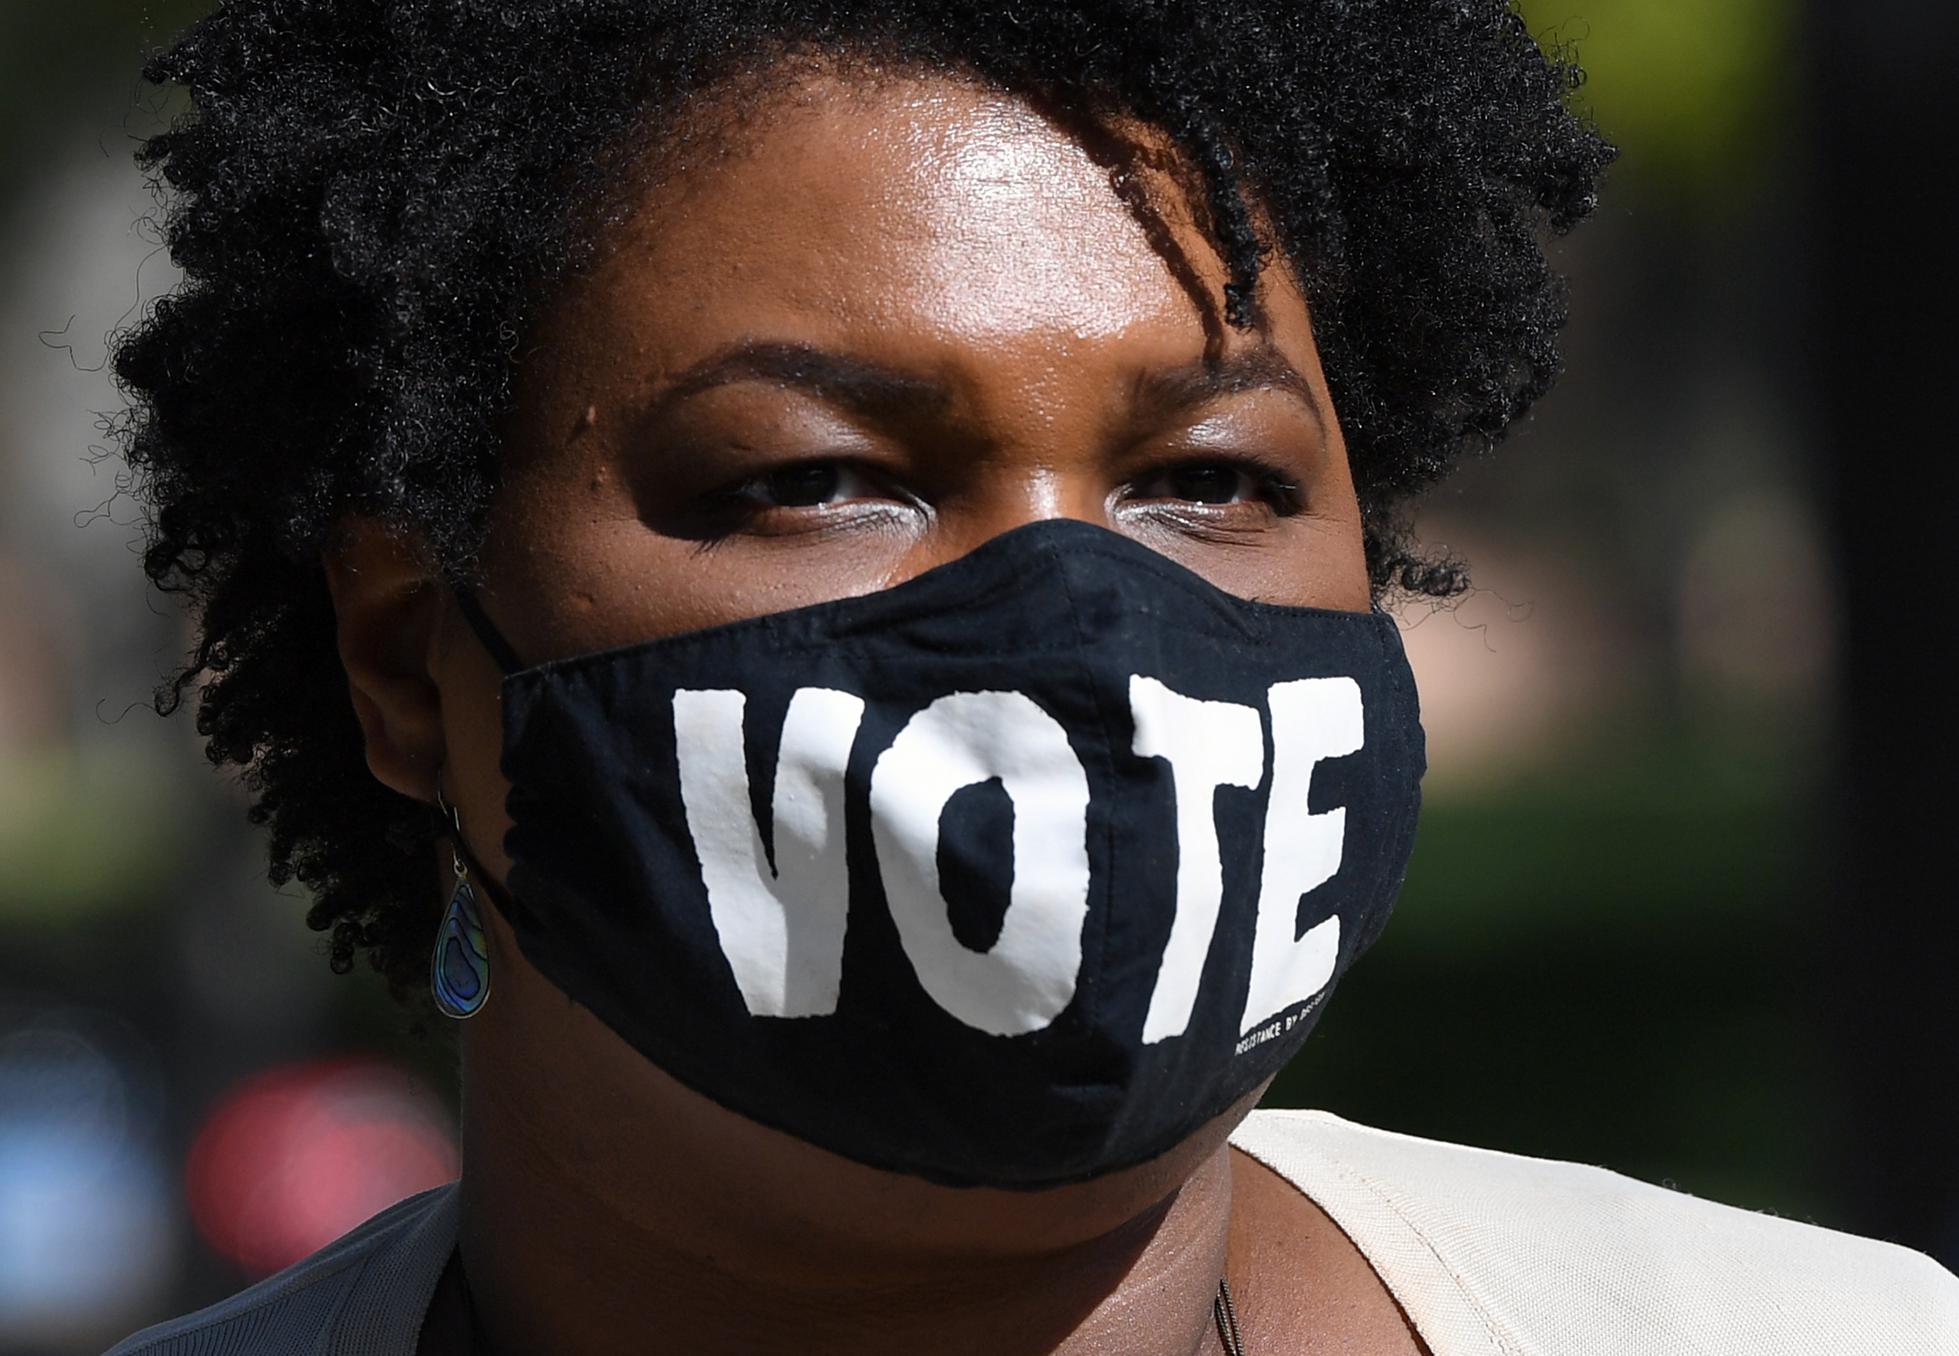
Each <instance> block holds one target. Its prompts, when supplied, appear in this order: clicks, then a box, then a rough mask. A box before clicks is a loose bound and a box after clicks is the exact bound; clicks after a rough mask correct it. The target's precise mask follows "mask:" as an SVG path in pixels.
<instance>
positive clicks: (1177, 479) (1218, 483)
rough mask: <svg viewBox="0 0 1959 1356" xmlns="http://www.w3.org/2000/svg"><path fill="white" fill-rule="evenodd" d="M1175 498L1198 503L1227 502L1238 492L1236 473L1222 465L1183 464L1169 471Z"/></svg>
mask: <svg viewBox="0 0 1959 1356" xmlns="http://www.w3.org/2000/svg"><path fill="white" fill-rule="evenodd" d="M1170 483H1171V485H1172V486H1173V487H1174V488H1175V490H1176V492H1177V498H1179V499H1188V500H1191V501H1192V502H1193V503H1198V504H1228V503H1230V502H1231V500H1232V497H1233V496H1234V495H1236V494H1237V492H1238V473H1237V472H1236V471H1234V470H1232V469H1230V468H1229V467H1224V466H1185V467H1181V468H1179V469H1178V470H1176V471H1174V472H1172V473H1171V477H1170Z"/></svg>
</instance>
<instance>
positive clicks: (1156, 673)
mask: <svg viewBox="0 0 1959 1356" xmlns="http://www.w3.org/2000/svg"><path fill="white" fill-rule="evenodd" d="M463 604H464V611H465V614H466V615H467V616H468V617H469V619H470V622H471V624H472V625H473V626H474V627H475V628H476V630H477V633H478V635H479V636H480V637H481V638H482V640H483V642H484V644H485V645H486V646H487V647H488V648H489V649H490V651H491V653H492V654H494V655H495V656H497V658H498V660H499V662H500V663H501V664H502V665H503V667H504V669H505V671H506V672H507V673H508V677H506V678H505V680H504V684H503V722H504V745H503V762H502V767H503V773H504V776H505V777H506V778H508V779H509V782H510V786H511V790H510V797H509V807H508V808H509V813H510V818H511V821H512V826H513V827H512V828H511V830H510V833H509V836H508V838H507V840H506V843H505V848H506V851H507V853H508V855H509V857H510V860H511V862H512V867H511V871H510V879H509V891H508V893H507V894H506V892H505V891H503V890H501V889H495V888H493V887H492V888H491V889H490V891H489V892H490V894H491V897H492V898H493V899H494V900H495V902H496V903H497V905H498V907H499V908H500V909H501V910H502V912H503V914H504V916H505V917H506V918H507V919H508V921H509V923H510V925H511V928H512V929H513V931H514V932H515V934H516V937H517V941H518V943H519V945H520V946H521V947H522V948H523V951H524V954H525V956H527V957H528V958H529V959H530V961H531V963H532V964H534V965H535V966H536V967H537V968H538V970H540V971H541V972H542V973H543V974H544V975H545V976H546V977H547V978H549V979H550V980H551V981H552V982H553V983H554V984H556V985H557V986H558V987H559V988H561V989H562V990H564V992H565V993H566V994H568V995H569V996H570V997H572V998H573V999H575V1000H577V1001H578V1002H579V1003H582V1004H583V1005H585V1006H586V1007H587V1008H589V1009H591V1011H592V1012H593V1013H594V1014H596V1015H597V1016H598V1017H599V1019H600V1020H601V1021H603V1022H605V1023H606V1025H608V1026H610V1027H611V1028H612V1029H613V1030H614V1031H616V1032H617V1033H618V1034H619V1035H620V1036H622V1037H623V1038H624V1039H625V1040H627V1041H628V1042H629V1043H631V1044H632V1045H633V1046H634V1047H635V1048H636V1049H638V1050H639V1051H640V1052H641V1053H642V1054H644V1055H645V1056H646V1058H648V1059H650V1060H652V1061H653V1062H654V1063H655V1064H657V1065H658V1066H659V1067H661V1068H662V1069H664V1070H666V1071H667V1072H668V1073H670V1074H672V1075H673V1076H674V1077H676V1078H678V1079H680V1080H681V1081H682V1082H684V1083H686V1084H688V1085H689V1086H690V1087H693V1088H695V1089H696V1090H698V1091H700V1092H702V1093H704V1094H706V1095H707V1096H708V1097H711V1098H713V1099H714V1100H715V1101H717V1102H719V1103H721V1104H722V1105H723V1106H726V1107H729V1108H731V1109H732V1110H734V1111H737V1112H739V1113H741V1114H742V1115H744V1116H747V1117H750V1118H752V1119H754V1120H757V1121H760V1122H762V1123H763V1124H765V1125H771V1126H775V1127H777V1128H778V1129H781V1130H785V1131H787V1132H788V1133H790V1134H792V1135H795V1136H797V1137H798V1138H801V1139H804V1140H806V1141H809V1142H810V1143H813V1144H818V1145H821V1146H822V1147H824V1148H826V1149H830V1150H833V1151H835V1152H836V1153H839V1154H842V1155H844V1156H845V1157H847V1158H851V1159H855V1160H856V1161H858V1162H861V1163H866V1164H870V1165H872V1166H874V1167H880V1168H889V1169H894V1170H897V1171H901V1172H907V1173H913V1174H917V1175H919V1176H922V1177H926V1178H929V1179H931V1180H933V1181H935V1182H941V1183H947V1184H952V1185H984V1186H1000V1187H1040V1186H1048V1185H1054V1184H1058V1183H1063V1182H1071V1181H1077V1180H1081V1179H1084V1178H1089V1177H1095V1176H1099V1175H1101V1174H1103V1173H1107V1172H1111V1171H1114V1170H1116V1169H1119V1168H1123V1167H1127V1166H1129V1165H1131V1164H1135V1163H1140V1162H1142V1161H1144V1160H1145V1159H1149V1158H1152V1157H1155V1156H1156V1155H1158V1154H1160V1153H1163V1152H1164V1151H1165V1150H1167V1149H1170V1148H1172V1147H1174V1146H1175V1145H1177V1144H1178V1143H1179V1142H1181V1141H1182V1140H1184V1139H1185V1138H1186V1137H1187V1136H1189V1135H1190V1134H1191V1133H1192V1132H1194V1131H1195V1130H1197V1129H1198V1128H1199V1127H1200V1126H1202V1125H1203V1124H1204V1123H1205V1122H1207V1121H1209V1120H1211V1119H1212V1118H1214V1117H1216V1116H1218V1115H1219V1114H1221V1113H1222V1112H1224V1111H1225V1110H1226V1109H1227V1108H1229V1107H1230V1106H1231V1105H1232V1104H1233V1103H1234V1102H1236V1101H1238V1100H1239V1099H1240V1098H1242V1097H1244V1096H1246V1095H1247V1094H1248V1093H1250V1092H1251V1091H1252V1090H1253V1089H1255V1088H1257V1087H1258V1086H1259V1085H1260V1084H1261V1083H1263V1082H1264V1081H1265V1080H1266V1079H1267V1078H1269V1077H1271V1076H1272V1075H1273V1074H1274V1073H1276V1072H1277V1071H1278V1070H1279V1068H1280V1066H1281V1065H1283V1064H1284V1063H1285V1062H1286V1060H1287V1059H1289V1058H1290V1057H1291V1056H1292V1055H1293V1053H1294V1052H1295V1051H1297V1050H1298V1049H1299V1046H1300V1043H1301V1042H1302V1041H1304V1040H1305V1038H1306V1035H1307V1032H1308V1031H1309V1030H1310V1029H1311V1027H1312V1024H1313V1022H1314V1020H1315V1019H1316V1017H1317V1016H1318V1013H1319V1009H1320V1007H1321V1005H1322V1003H1323V1002H1324V1000H1325V997H1326V995H1327V994H1328V993H1330V992H1331V991H1332V988H1333V985H1334V983H1335V982H1336V980H1337V979H1338V977H1339V976H1340V975H1341V974H1343V973H1344V972H1345V971H1346V969H1347V967H1348V966H1349V965H1351V964H1352V963H1353V961H1354V958H1355V957H1357V956H1358V955H1359V954H1360V953H1361V951H1362V950H1364V949H1365V948H1366V947H1367V946H1368V945H1369V944H1370V943H1371V942H1372V941H1373V940H1374V938H1375V937H1376V935H1378V933H1379V932H1380V929H1381V927H1382V925H1383V923H1385V922H1386V920H1387V916H1388V912H1389V910H1390V908H1391V907H1392V905H1393V901H1394V896H1395V893H1396V891H1397V890H1398V889H1399V887H1400V884H1401V879H1402V875H1403V872H1404V870H1405V869H1406V866H1407V862H1408V856H1409V851H1410V848H1411V843H1412V839H1413V836H1414V829H1415V817H1416V810H1417V806H1418V804H1419V800H1420V789H1419V788H1420V780H1421V775H1422V770H1423V765H1424V764H1423V741H1422V731H1421V724H1420V718H1419V714H1418V711H1417V707H1416V700H1415V693H1414V685H1413V680H1412V677H1411V675H1410V673H1409V670H1408V665H1407V661H1406V659H1405V658H1404V657H1403V654H1402V650H1401V643H1400V634H1399V631H1398V630H1397V628H1396V626H1395V624H1394V622H1393V621H1392V620H1391V619H1390V618H1389V617H1387V616H1386V615H1384V614H1381V613H1378V612H1374V613H1364V612H1337V611H1327V610H1322V609H1316V608H1300V607H1278V606H1272V605H1268V604H1263V603H1256V602H1248V601H1245V600H1244V599H1240V598H1235V597H1232V596H1231V595H1229V594H1226V593H1224V592H1222V591H1220V590H1219V589H1217V588H1215V587H1214V586H1212V585H1211V584H1209V583H1207V582H1205V581H1204V580H1203V579H1202V578H1200V577H1199V576H1197V575H1195V574H1193V573H1191V572H1190V571H1189V570H1187V569H1184V568H1183V567H1181V566H1179V565H1177V564H1174V563H1173V562H1171V561H1170V560H1168V559H1166V558H1165V557H1163V556H1161V555H1159V554H1157V553H1156V552H1154V551H1151V550H1149V549H1148V548H1146V547H1143V546H1139V545H1137V544H1135V543H1133V542H1131V541H1129V540H1127V539H1126V538H1124V537H1121V536H1119V535H1117V534H1115V533H1113V532H1109V531H1107V530H1105V529H1102V528H1099V527H1092V526H1089V525H1086V524H1083V523H1079V522H1072V521H1067V520H1057V521H1046V522H1039V523H1034V524H1031V525H1028V526H1025V527H1021V528H1018V529H1016V530H1014V531H1011V532H1008V533H1006V534H1004V535H1002V536H999V537H996V538H994V539H993V540H991V541H989V542H987V543H986V544H985V545H983V546H981V547H979V548H978V549H977V550H975V551H973V552H972V553H971V554H969V555H967V556H964V557H962V558H961V559H959V560H956V561H953V562H952V563H950V564H948V565H944V566H942V567H940V568H938V569H935V570H932V571H930V572H928V573H926V574H922V575H920V576H918V577H917V578H915V579H912V580H910V581H908V582H906V583H904V584H900V585H898V586H897V587H895V588H891V589H888V590H885V591H883V592H880V593H874V594H869V595H866V596H863V597H857V598H847V599H843V600H841V601H837V602H831V603H822V604H819V605H816V606H813V607H804V608H799V609H796V610H794V611H791V612H784V613H778V614H774V615H770V616H764V617H757V618H754V619H753V620H749V621H741V622H735V623H733V624H731V625H726V626H716V627H712V628H709V629H707V630H704V631H696V632H692V633H689V634H685V635H678V636H672V637H668V638H666V639H662V640H655V641H649V642H647V643H644V644H639V645H631V646H627V647H625V648H623V649H616V650H608V651H605V652H603V653H600V654H593V655H586V656H581V657H578V658H572V659H562V660H554V661H552V662H550V663H545V664H540V665H537V666H535V667H529V668H525V667H523V666H522V665H521V664H520V661H519V660H518V659H517V657H516V655H515V654H514V652H513V651H512V650H511V648H510V646H509V644H508V643H507V642H505V641H504V640H503V638H502V637H501V635H499V634H498V632H497V631H496V629H495V628H494V626H492V625H491V623H490V622H489V620H488V618H487V617H485V616H484V615H483V614H482V611H481V609H480V608H479V607H477V606H476V605H475V604H474V603H473V601H471V600H470V599H468V598H467V597H465V598H464V599H463Z"/></svg>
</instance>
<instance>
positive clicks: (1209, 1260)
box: [461, 1059, 1232, 1356]
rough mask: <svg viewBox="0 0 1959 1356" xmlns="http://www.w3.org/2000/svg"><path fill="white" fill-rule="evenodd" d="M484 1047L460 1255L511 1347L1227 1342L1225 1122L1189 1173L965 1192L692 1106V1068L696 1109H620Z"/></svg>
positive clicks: (489, 1338) (802, 1348)
mask: <svg viewBox="0 0 1959 1356" xmlns="http://www.w3.org/2000/svg"><path fill="white" fill-rule="evenodd" d="M465 1068H466V1083H465V1099H464V1102H465V1106H464V1123H465V1146H464V1153H465V1171H464V1175H463V1182H462V1188H461V1190H462V1237H461V1249H462V1260H463V1266H464V1269H465V1272H466V1273H467V1276H468V1278H469V1287H470V1291H471V1292H472V1296H473V1302H474V1307H475V1320H476V1325H477V1327H478V1330H479V1332H480V1333H481V1336H482V1338H483V1340H484V1341H485V1342H486V1343H487V1345H488V1346H489V1348H490V1350H492V1351H494V1352H497V1353H511V1352H521V1351H545V1350H548V1351H551V1352H553V1353H559V1354H561V1356H588V1354H591V1356H596V1354H597V1353H600V1352H606V1353H613V1352H617V1351H619V1350H621V1349H622V1348H630V1349H631V1350H633V1351H635V1352H643V1353H647V1356H664V1353H667V1352H687V1353H695V1352H702V1351H707V1352H742V1353H752V1356H775V1353H790V1352H793V1353H795V1354H796V1356H832V1354H833V1353H834V1354H836V1356H842V1353H851V1356H857V1353H862V1352H865V1351H877V1352H886V1351H891V1352H896V1351H911V1350H918V1351H929V1352H932V1353H933V1354H934V1356H967V1354H968V1353H971V1354H972V1356H980V1354H981V1353H984V1356H1104V1354H1107V1356H1114V1353H1122V1356H1196V1354H1197V1353H1204V1354H1205V1356H1209V1353H1213V1352H1215V1351H1217V1350H1219V1349H1220V1348H1219V1347H1218V1345H1217V1337H1216V1335H1215V1329H1214V1327H1213V1323H1212V1316H1211V1300H1212V1296H1213V1295H1214V1294H1215V1293H1216V1290H1217V1285H1218V1278H1219V1277H1220V1276H1221V1275H1222V1274H1223V1272H1224V1266H1225V1255H1226V1245H1227V1240H1228V1237H1229V1231H1230V1224H1231V1201H1232V1189H1231V1158H1230V1152H1229V1148H1228V1146H1227V1145H1226V1144H1225V1143H1223V1142H1222V1140H1220V1141H1219V1142H1218V1143H1216V1144H1215V1145H1214V1146H1209V1147H1207V1148H1206V1149H1205V1150H1204V1151H1203V1153H1202V1155H1201V1156H1200V1157H1198V1158H1197V1159H1196V1160H1195V1161H1194V1162H1192V1161H1190V1160H1188V1159H1187V1160H1186V1161H1185V1162H1184V1163H1183V1164H1181V1165H1178V1168H1177V1170H1178V1171H1179V1172H1180V1173H1181V1175H1180V1176H1178V1177H1176V1178H1175V1179H1174V1180H1171V1179H1169V1178H1166V1177H1163V1176H1160V1175H1159V1176H1158V1177H1157V1178H1156V1179H1155V1180H1154V1181H1152V1180H1151V1178H1150V1177H1149V1174H1148V1172H1146V1171H1145V1170H1147V1169H1151V1168H1152V1167H1153V1166H1156V1165H1144V1170H1131V1171H1130V1172H1129V1173H1127V1174H1115V1175H1113V1176H1114V1178H1115V1179H1122V1178H1130V1179H1133V1180H1131V1181H1129V1182H1126V1183H1120V1184H1118V1185H1117V1186H1115V1187H1114V1188H1112V1187H1111V1186H1110V1185H1109V1184H1108V1181H1107V1180H1106V1179H1105V1181H1099V1182H1093V1183H1085V1184H1081V1185H1078V1186H1071V1187H1062V1188H1055V1189H1053V1190H1050V1191H1043V1192H1004V1191H989V1190H984V1189H978V1190H970V1191H966V1190H954V1189H951V1188H942V1187H934V1186H931V1185H930V1184H927V1183H923V1182H920V1181H916V1180H914V1179H910V1178H903V1177H899V1176H897V1175H895V1174H887V1173H877V1172H873V1171H872V1170H870V1169H866V1168H862V1167H860V1166H858V1165H855V1164H850V1163H847V1162H845V1161H844V1160H841V1159H837V1158H835V1157H834V1156H832V1155H828V1154H824V1153H823V1152H822V1151H820V1150H816V1149H813V1148H810V1147H809V1146H807V1145H801V1144H798V1143H796V1142H794V1141H791V1140H788V1138H787V1137H786V1136H780V1135H778V1134H777V1133H776V1132H774V1131H770V1130H767V1129H765V1128H763V1127H760V1126H757V1125H754V1124H753V1123H751V1122H746V1121H743V1120H741V1119H740V1118H737V1117H733V1116H732V1115H731V1114H730V1113H727V1112H725V1111H722V1110H721V1109H720V1108H718V1107H712V1106H711V1104H704V1105H705V1106H707V1107H708V1108H711V1109H709V1110H703V1108H702V1107H701V1106H693V1105H690V1104H686V1102H685V1099H688V1098H692V1097H693V1094H691V1093H687V1092H686V1090H685V1089H678V1095H679V1096H680V1098H681V1099H682V1102H681V1103H680V1104H679V1106H680V1114H674V1115H671V1116H669V1117H667V1118H664V1119H663V1118H661V1117H658V1116H648V1117H644V1118H642V1117H640V1116H634V1115H630V1114H628V1115H626V1116H623V1117H620V1118H619V1120H618V1121H617V1122H610V1123H609V1122H608V1121H607V1120H606V1119H605V1117H604V1115H603V1112H604V1110H605V1109H604V1108H582V1109H578V1110H580V1111H581V1112H582V1113H585V1114H577V1115H567V1114H566V1112H567V1110H568V1109H569V1108H567V1106H566V1104H565V1103H564V1102H563V1101H560V1100H554V1099H553V1098H552V1097H551V1096H550V1095H549V1091H550V1090H549V1089H537V1088H530V1089H523V1090H519V1089H518V1088H515V1087H513V1086H512V1085H511V1084H510V1082H509V1081H507V1080H506V1079H502V1078H496V1077H491V1078H488V1079H485V1078H480V1077H470V1076H469V1074H468V1061H467V1059H466V1062H465ZM579 1081H580V1082H582V1081H583V1080H582V1079H581V1080H579ZM585 1086H587V1087H590V1086H600V1087H603V1086H606V1084H603V1083H599V1084H586V1085H585ZM614 1086H616V1085H614ZM674 1088H676V1089H677V1085H674ZM539 1092H544V1093H546V1095H545V1096H542V1097H540V1096H538V1095H537V1094H538V1093H539ZM669 1092H671V1090H669ZM670 1109H671V1108H670ZM612 1110H613V1112H614V1114H615V1115H617V1110H618V1109H617V1108H612ZM717 1119H719V1121H720V1122H721V1123H720V1124H719V1125H718V1128H717V1129H716V1132H715V1133H712V1134H710V1135H707V1136H706V1137H705V1138H696V1137H694V1136H695V1132H696V1131H698V1130H699V1128H700V1127H701V1126H702V1125H703V1124H705V1125H708V1126H714V1125H715V1123H716V1121H717ZM689 1126H693V1127H695V1131H690V1130H688V1128H687V1127H689ZM1165 1166H1166V1167H1167V1166H1168V1165H1165ZM1160 1172H1161V1169H1159V1173H1160ZM1139 1174H1140V1175H1139ZM1158 1185H1161V1186H1162V1187H1163V1189H1162V1190H1157V1189H1156V1187H1157V1186H1158ZM1132 1203H1135V1204H1138V1205H1140V1208H1134V1209H1132V1208H1129V1206H1130V1204H1132ZM1105 1226H1106V1227H1105Z"/></svg>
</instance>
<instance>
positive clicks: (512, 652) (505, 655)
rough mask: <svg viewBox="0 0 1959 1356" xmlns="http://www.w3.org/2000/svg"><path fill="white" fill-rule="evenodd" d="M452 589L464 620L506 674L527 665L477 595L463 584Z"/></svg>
mask: <svg viewBox="0 0 1959 1356" xmlns="http://www.w3.org/2000/svg"><path fill="white" fill-rule="evenodd" d="M452 591H453V592H454V594H455V597H456V606H457V607H458V608H459V609H461V611H462V614H463V620H464V621H466V622H468V623H469V629H470V630H472V631H474V632H475V633H476V639H477V640H478V641H480V642H482V645H483V648H484V649H485V650H488V651H489V653H490V658H492V659H494V660H496V661H497V667H498V668H500V669H502V670H503V671H504V672H505V673H506V674H510V673H515V672H517V670H519V669H521V668H523V667H525V665H524V661H523V660H521V659H519V658H518V657H517V650H516V647H515V646H513V645H512V644H511V643H510V642H509V641H507V640H505V639H504V638H503V632H501V631H499V630H497V624H496V623H495V622H493V621H491V620H490V614H489V613H487V612H485V611H484V610H483V605H482V604H481V603H479V602H477V601H476V595H475V594H474V593H472V592H471V591H470V590H469V589H467V588H463V587H461V586H457V587H456V588H455V589H454V590H452Z"/></svg>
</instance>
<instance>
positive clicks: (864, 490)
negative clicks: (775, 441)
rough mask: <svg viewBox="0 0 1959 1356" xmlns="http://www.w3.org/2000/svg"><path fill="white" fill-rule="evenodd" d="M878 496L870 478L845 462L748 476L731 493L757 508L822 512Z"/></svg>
mask: <svg viewBox="0 0 1959 1356" xmlns="http://www.w3.org/2000/svg"><path fill="white" fill-rule="evenodd" d="M878 492H879V487H878V486H876V485H874V484H873V483H872V481H871V478H870V477H869V476H867V475H866V474H864V473H863V472H862V471H861V470H859V469H857V468H856V467H854V466H852V465H850V463H848V462H841V461H804V462H796V463H794V464H793V465H789V466H778V467H776V468H774V469H773V470H770V471H765V472H763V473H762V474H761V475H759V476H751V477H750V478H749V479H747V480H745V481H743V482H742V483H741V484H739V485H737V486H735V487H734V488H733V490H732V491H731V492H730V493H731V496H732V497H734V498H738V499H740V500H742V501H744V502H746V503H748V504H750V505H752V506H754V507H756V508H821V507H823V506H824V505H826V504H832V503H836V502H838V501H840V500H845V499H861V498H864V497H865V496H867V495H876V494H877V493H878Z"/></svg>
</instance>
